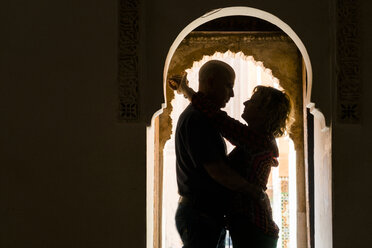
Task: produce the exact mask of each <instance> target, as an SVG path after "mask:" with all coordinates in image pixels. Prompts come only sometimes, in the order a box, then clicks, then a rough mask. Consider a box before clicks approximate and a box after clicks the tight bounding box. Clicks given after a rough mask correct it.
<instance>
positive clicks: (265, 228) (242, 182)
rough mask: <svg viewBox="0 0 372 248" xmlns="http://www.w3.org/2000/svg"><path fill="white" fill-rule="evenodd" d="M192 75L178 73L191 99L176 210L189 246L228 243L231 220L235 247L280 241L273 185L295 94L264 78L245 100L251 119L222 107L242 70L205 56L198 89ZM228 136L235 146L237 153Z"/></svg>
mask: <svg viewBox="0 0 372 248" xmlns="http://www.w3.org/2000/svg"><path fill="white" fill-rule="evenodd" d="M185 78H186V77H185V76H184V77H183V80H180V81H181V83H180V84H177V83H176V84H174V83H175V81H172V80H171V81H170V82H171V85H172V83H173V85H172V86H173V88H177V91H178V92H179V93H182V94H184V96H185V97H186V98H188V99H189V100H190V101H191V103H190V105H189V106H188V107H187V108H186V109H185V110H184V111H183V113H182V114H181V116H180V117H179V120H178V123H177V130H176V141H175V142H176V144H175V145H176V158H177V160H176V161H177V184H178V191H179V194H180V200H179V205H178V209H177V212H176V217H175V218H176V226H177V230H178V232H179V234H180V236H181V239H182V241H183V244H184V248H216V247H218V248H220V247H224V240H225V233H226V228H228V230H229V232H230V234H231V238H232V242H233V247H234V248H240V247H244V248H247V247H254V248H260V247H276V243H277V240H278V234H279V228H278V227H277V225H276V224H275V222H274V221H273V219H272V211H271V206H270V202H269V199H268V196H267V194H266V193H265V191H266V184H267V182H268V177H269V174H270V171H271V167H272V166H278V162H277V159H276V158H277V157H278V148H277V146H276V142H275V138H276V137H279V136H282V135H283V134H284V132H285V129H286V124H287V122H288V119H289V113H290V110H291V105H290V100H289V98H288V96H287V94H286V93H284V92H282V91H279V90H277V89H274V88H272V87H266V86H257V87H256V88H255V89H254V92H253V95H252V97H251V98H250V99H249V100H247V101H246V102H244V105H245V109H244V112H243V114H242V118H243V119H244V120H245V121H246V122H247V123H248V125H245V124H242V123H240V122H239V121H237V120H235V119H233V118H231V117H229V116H228V115H227V114H226V112H224V111H221V110H220V109H221V108H223V107H224V106H225V105H226V103H227V102H228V101H229V99H230V98H231V97H233V96H234V91H233V87H234V81H235V72H234V70H233V69H232V68H231V67H230V66H229V65H228V64H226V63H224V62H222V61H218V60H212V61H209V62H207V63H205V64H204V65H203V66H202V67H201V68H200V71H199V91H198V92H197V93H195V92H194V91H193V90H192V89H191V88H189V87H188V86H187V84H186V79H185ZM178 82H179V81H178ZM247 83H248V82H247ZM223 137H225V138H226V139H227V140H228V141H229V142H230V143H232V144H233V145H234V146H235V148H234V149H233V151H232V152H231V153H229V154H226V144H225V142H224V140H223Z"/></svg>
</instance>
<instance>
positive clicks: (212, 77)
mask: <svg viewBox="0 0 372 248" xmlns="http://www.w3.org/2000/svg"><path fill="white" fill-rule="evenodd" d="M234 81H235V72H234V69H233V68H232V67H231V66H230V65H228V64H227V63H225V62H222V61H220V60H210V61H208V62H207V63H205V64H204V65H203V66H202V67H201V68H200V70H199V91H200V92H203V93H204V94H205V95H207V96H208V97H210V98H211V99H212V100H214V101H215V103H216V104H217V105H218V106H220V107H224V106H225V105H226V103H227V102H228V101H229V99H230V97H233V96H234V92H233V90H232V89H233V87H234Z"/></svg>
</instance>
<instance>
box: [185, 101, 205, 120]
mask: <svg viewBox="0 0 372 248" xmlns="http://www.w3.org/2000/svg"><path fill="white" fill-rule="evenodd" d="M206 120H207V119H206V117H205V116H204V115H203V113H201V112H200V111H199V110H197V109H196V108H195V107H194V106H193V105H192V104H190V105H189V106H187V108H186V109H185V110H184V111H183V112H182V113H181V115H180V117H179V118H178V122H179V123H183V122H187V123H188V122H205V121H206Z"/></svg>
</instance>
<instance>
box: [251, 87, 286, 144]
mask: <svg viewBox="0 0 372 248" xmlns="http://www.w3.org/2000/svg"><path fill="white" fill-rule="evenodd" d="M253 95H255V98H256V99H257V100H258V101H259V103H260V109H261V110H263V111H264V112H265V113H266V116H265V121H264V129H265V130H266V132H267V133H269V134H273V135H274V137H276V138H277V137H281V136H283V135H284V133H285V131H286V130H287V129H288V128H289V126H290V124H292V118H291V111H292V103H291V99H290V97H289V96H288V94H287V93H286V92H284V91H280V90H277V89H275V88H273V87H270V86H262V85H259V86H256V87H255V88H254V89H253Z"/></svg>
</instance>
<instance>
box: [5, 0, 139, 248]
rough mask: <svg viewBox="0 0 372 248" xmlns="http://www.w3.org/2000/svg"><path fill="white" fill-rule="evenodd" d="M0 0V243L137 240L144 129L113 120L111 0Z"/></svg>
mask: <svg viewBox="0 0 372 248" xmlns="http://www.w3.org/2000/svg"><path fill="white" fill-rule="evenodd" d="M1 5H2V6H1V8H0V18H1V19H0V23H1V24H0V25H1V28H0V30H1V39H0V50H1V52H0V116H1V117H0V154H1V155H0V220H1V221H0V247H2V248H13V247H17V248H18V247H48V248H49V247H79V248H81V247H144V245H145V197H146V195H145V192H146V191H145V175H146V174H145V173H146V168H145V161H146V157H145V156H146V150H145V148H146V141H145V139H146V137H145V136H146V133H145V131H146V129H145V125H144V124H141V123H137V124H134V123H133V124H126V123H120V122H118V121H117V119H116V117H117V115H118V113H117V109H118V101H117V98H118V84H117V30H118V26H117V18H118V17H117V2H116V1H104V2H102V1H62V2H55V1H42V0H37V1H31V2H30V1H6V2H4V3H2V4H1Z"/></svg>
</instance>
